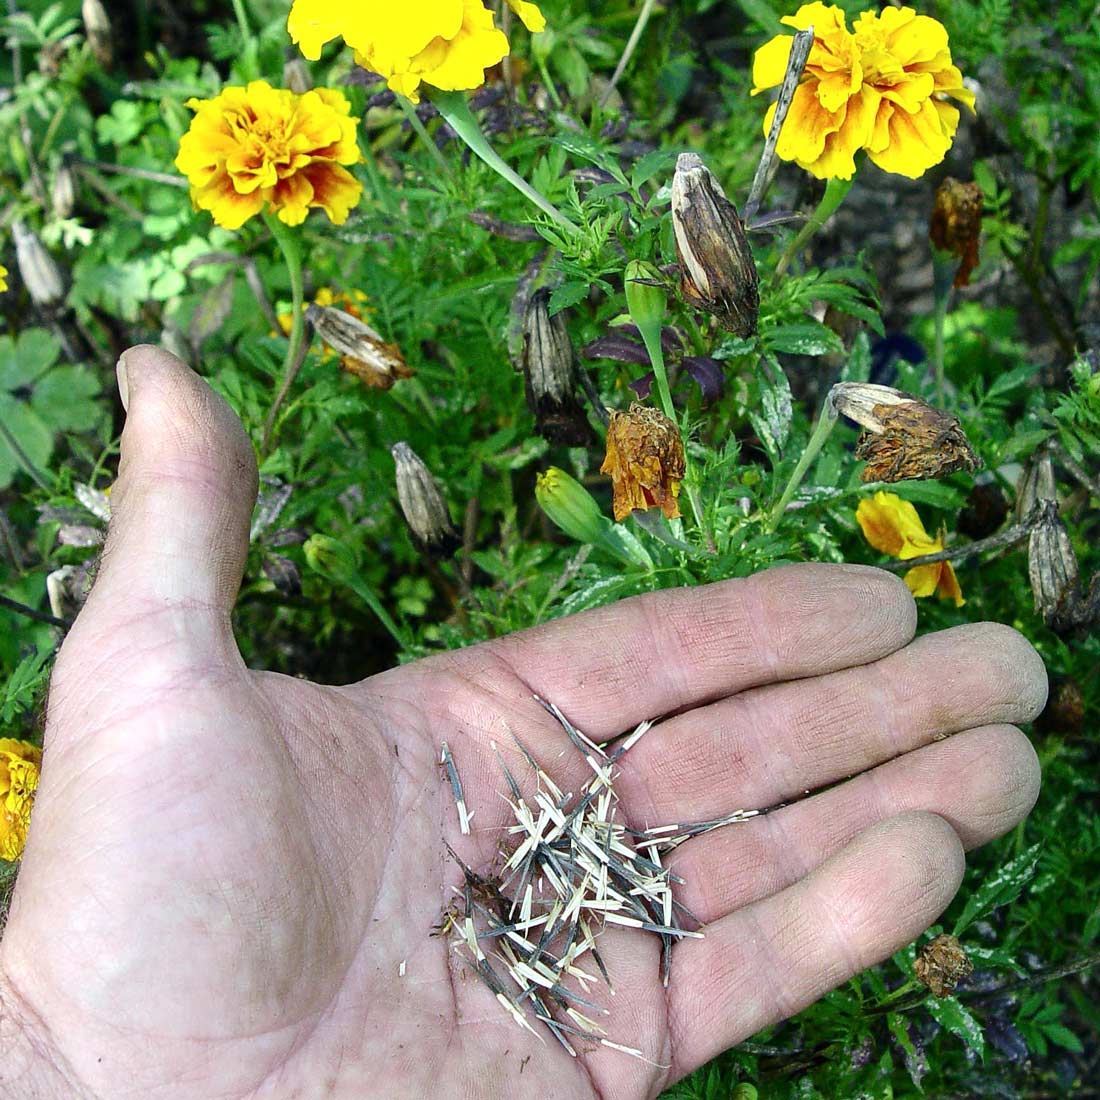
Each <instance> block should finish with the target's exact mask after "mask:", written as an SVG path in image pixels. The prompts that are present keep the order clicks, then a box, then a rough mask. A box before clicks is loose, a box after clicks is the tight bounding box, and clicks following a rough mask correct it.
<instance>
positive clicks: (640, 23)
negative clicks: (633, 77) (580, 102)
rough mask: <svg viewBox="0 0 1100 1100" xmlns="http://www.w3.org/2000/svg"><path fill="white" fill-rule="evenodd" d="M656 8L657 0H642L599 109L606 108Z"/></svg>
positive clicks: (601, 98)
mask: <svg viewBox="0 0 1100 1100" xmlns="http://www.w3.org/2000/svg"><path fill="white" fill-rule="evenodd" d="M656 6H657V0H644V2H643V4H642V9H641V11H639V12H638V18H637V20H636V21H635V23H634V29H633V30H632V31H631V32H630V38H628V39H627V43H626V46H625V47H624V48H623V54H622V57H620V58H619V63H618V65H616V66H615V72H614V73H613V74H612V76H611V79H610V80H609V81H608V84H607V87H606V88H605V89H604V93H603V95H602V96H600V108H601V109H602V108H604V107H606V106H607V103H608V100H610V99H611V96H612V95H613V94H614V92H615V86H616V85H617V84H618V83H619V81H620V80H621V79H622V75H623V73H624V72H626V67H627V65H629V64H630V59H631V58H632V57H633V56H634V51H635V50H636V49H637V48H638V43H639V42H641V40H642V35H643V34H645V29H646V24H647V23H648V22H649V17H650V16H651V15H652V14H653V9H654V8H655V7H656Z"/></svg>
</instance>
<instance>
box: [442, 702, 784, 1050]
mask: <svg viewBox="0 0 1100 1100" xmlns="http://www.w3.org/2000/svg"><path fill="white" fill-rule="evenodd" d="M535 699H536V700H537V701H538V702H539V703H540V704H541V705H542V706H543V707H544V708H545V709H546V710H547V711H549V713H550V714H552V715H553V716H554V718H556V719H557V721H558V722H559V723H560V724H561V726H562V728H563V729H564V730H565V732H566V734H567V735H568V737H569V740H570V741H571V742H572V744H573V745H574V747H575V748H576V750H577V751H578V752H579V753H580V754H581V755H582V756H583V757H584V759H585V761H586V762H587V764H588V766H589V767H590V768H591V769H592V778H591V779H590V780H588V782H587V783H585V784H584V786H583V787H582V788H581V790H580V791H579V792H578V793H576V794H574V793H572V792H564V791H562V789H561V788H560V787H559V786H558V785H557V784H556V783H555V782H554V780H553V779H552V778H551V777H550V776H549V775H547V774H546V772H545V771H543V769H542V768H540V767H539V765H538V763H537V762H536V761H535V759H534V757H533V756H532V755H531V753H530V752H529V751H528V750H527V749H526V748H525V747H524V745H523V743H522V742H521V741H520V739H519V738H518V737H516V735H515V734H514V733H511V731H509V733H510V735H511V737H512V740H513V742H514V743H515V747H516V749H518V751H519V754H520V755H521V756H522V758H523V760H524V762H525V766H526V767H527V768H528V769H529V770H530V773H531V775H532V776H533V778H534V782H535V789H534V794H533V796H532V797H533V804H532V803H531V802H529V800H528V798H527V797H525V796H524V795H523V794H522V793H521V790H520V784H519V782H517V780H516V777H515V775H513V773H512V771H511V770H510V769H509V768H508V765H507V764H506V763H505V762H504V759H503V757H502V756H501V753H500V750H499V748H498V747H497V744H496V743H495V742H492V748H493V751H494V752H495V753H496V755H497V759H498V761H499V762H500V767H501V771H502V772H503V774H504V780H505V782H506V783H507V786H508V790H509V792H510V797H509V798H508V799H507V801H508V804H509V806H510V807H511V810H512V814H513V816H514V818H515V823H514V824H513V825H511V826H509V827H508V829H507V830H506V839H505V840H504V842H503V843H502V846H501V853H500V855H501V860H502V861H503V864H502V867H501V869H500V871H499V872H498V873H496V874H494V875H493V876H492V877H484V876H482V875H479V874H477V873H476V872H475V871H473V870H471V869H470V868H469V867H467V866H466V865H465V864H464V863H463V862H462V861H461V860H460V859H459V858H458V856H457V855H455V853H454V852H453V851H452V852H451V855H452V857H453V858H454V859H455V860H456V862H458V864H459V866H460V867H461V868H462V871H463V874H464V877H465V882H464V884H463V885H462V887H460V888H458V894H459V904H458V905H457V907H456V908H455V909H454V910H453V911H452V912H451V913H450V914H449V916H448V919H447V920H446V921H445V925H446V926H448V927H450V928H451V929H452V930H453V932H454V938H453V940H452V946H453V947H454V949H455V951H456V952H457V953H458V954H459V955H460V956H461V957H462V958H463V959H464V960H465V961H466V962H467V963H468V964H469V965H470V966H471V968H472V969H473V970H474V971H475V972H476V973H477V975H478V976H479V977H480V978H481V980H482V981H483V982H484V983H485V985H486V986H487V987H488V988H489V990H490V991H491V992H492V994H493V995H494V996H495V997H496V999H497V1001H499V1002H500V1004H501V1005H502V1007H503V1008H504V1009H505V1010H506V1011H507V1012H508V1013H509V1014H510V1015H511V1016H512V1018H513V1019H514V1020H515V1021H516V1023H517V1024H518V1025H519V1026H520V1027H522V1028H525V1029H526V1030H528V1031H530V1032H532V1033H533V1034H536V1035H537V1034H538V1031H537V1030H536V1027H535V1024H534V1023H533V1022H532V1019H533V1020H534V1021H537V1022H538V1023H541V1024H543V1025H544V1026H545V1028H546V1029H547V1030H549V1031H550V1033H551V1034H552V1035H553V1036H554V1038H555V1039H557V1040H558V1042H559V1043H561V1045H562V1046H563V1047H564V1048H565V1049H566V1050H567V1051H568V1052H569V1053H570V1054H571V1055H572V1056H573V1057H576V1055H577V1050H576V1047H575V1046H574V1042H575V1041H576V1040H581V1041H582V1042H584V1043H592V1044H598V1045H600V1046H604V1047H609V1048H611V1049H612V1050H618V1051H621V1052H623V1053H624V1054H630V1055H633V1056H634V1057H637V1058H642V1057H643V1055H642V1052H641V1051H639V1050H636V1049H634V1048H632V1047H627V1046H623V1045H622V1044H620V1043H615V1042H612V1041H611V1040H610V1039H608V1038H607V1037H606V1032H605V1031H604V1029H603V1028H602V1027H601V1026H600V1024H599V1023H598V1022H597V1019H596V1017H600V1016H606V1015H608V1010H607V1009H606V1008H603V1007H601V1006H600V1004H599V1003H598V1002H596V1001H594V1000H592V999H590V989H591V987H592V986H594V985H597V984H598V983H599V982H601V981H602V982H603V983H604V984H606V986H607V989H608V990H609V991H610V992H612V993H613V992H614V986H613V984H612V978H611V975H610V974H609V973H608V971H607V967H606V966H605V964H604V961H603V959H602V958H601V956H600V951H599V948H598V946H597V944H598V941H599V938H600V935H601V934H602V932H603V931H604V928H605V927H606V926H607V925H616V926H619V927H623V928H631V929H638V930H639V931H643V932H649V933H652V934H653V935H655V936H659V937H660V939H661V974H662V980H663V981H664V983H665V985H667V984H668V977H669V968H670V964H671V960H672V945H673V944H674V943H675V942H676V941H677V940H680V939H683V938H685V937H694V938H701V937H702V935H703V933H702V932H699V931H693V930H691V929H689V928H686V927H685V926H684V920H685V919H686V920H687V921H688V922H690V923H691V924H693V925H695V926H698V924H699V921H698V920H696V918H695V917H694V916H693V915H692V914H691V913H690V912H689V911H688V910H687V909H686V908H685V907H684V906H683V905H682V904H681V903H680V902H679V901H678V900H677V898H676V897H675V894H674V891H673V887H674V886H675V885H679V884H682V883H683V879H680V878H678V877H677V876H676V875H674V874H672V873H671V872H670V871H669V870H668V869H667V868H666V867H665V866H664V865H663V863H662V856H663V855H665V854H667V853H668V852H670V851H671V850H672V849H673V848H675V847H677V845H679V844H682V843H683V842H684V841H685V840H688V839H690V838H691V837H695V836H699V835H701V834H702V833H706V832H710V831H712V830H714V829H719V828H721V827H723V826H724V825H732V824H734V823H735V822H738V821H746V820H748V819H749V818H752V817H756V816H758V815H759V814H760V813H762V812H763V811H761V810H738V811H736V812H735V813H732V814H729V815H728V816H726V817H722V818H717V819H715V820H713V821H701V822H694V823H691V824H675V825H662V826H659V827H657V828H650V829H645V830H642V831H637V830H634V829H631V828H628V827H627V826H626V825H625V824H624V823H623V821H622V819H621V815H618V814H617V813H616V809H617V806H618V798H617V796H616V793H615V788H614V778H615V768H616V765H617V764H618V762H619V761H620V760H621V759H622V757H623V756H624V755H625V754H626V753H627V752H629V751H630V749H631V748H632V747H633V746H634V745H636V744H637V743H638V741H640V740H641V738H642V737H644V736H645V734H646V733H647V732H648V731H649V729H650V728H651V727H652V726H653V722H651V721H646V722H642V723H641V725H639V726H638V727H637V728H636V729H635V730H634V731H633V732H632V733H630V734H629V735H627V736H626V737H625V738H623V739H622V740H621V741H620V742H619V743H618V744H617V745H616V746H615V747H614V749H613V750H611V751H607V750H605V748H602V747H601V746H600V745H598V744H596V743H595V742H594V741H592V740H591V739H590V738H588V737H586V736H585V734H583V733H582V732H581V731H580V730H578V729H577V728H576V727H575V726H574V725H573V724H572V723H571V722H570V721H569V720H568V719H567V718H566V717H565V715H563V714H562V712H561V711H560V710H559V709H558V708H557V707H556V706H555V705H554V704H553V703H548V702H546V701H545V700H543V699H540V698H539V697H538V696H535ZM441 764H442V765H443V768H444V770H445V773H446V777H447V779H448V781H449V782H450V785H451V789H452V792H453V794H454V797H455V803H456V805H457V808H458V816H459V827H460V829H461V831H462V833H463V834H464V835H468V834H469V832H470V821H471V818H472V815H471V814H470V812H469V810H468V808H467V806H466V802H465V798H464V795H463V791H462V783H461V780H460V778H459V774H458V770H457V768H456V766H455V762H454V759H453V757H452V755H451V752H450V749H449V748H448V746H447V744H446V743H444V744H443V752H442V759H441ZM582 963H583V964H584V965H582ZM589 964H591V965H590V966H589Z"/></svg>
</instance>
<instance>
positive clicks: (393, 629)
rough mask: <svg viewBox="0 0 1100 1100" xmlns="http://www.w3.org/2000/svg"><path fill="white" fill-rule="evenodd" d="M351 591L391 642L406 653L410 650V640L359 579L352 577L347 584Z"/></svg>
mask: <svg viewBox="0 0 1100 1100" xmlns="http://www.w3.org/2000/svg"><path fill="white" fill-rule="evenodd" d="M346 583H347V586H348V588H350V589H351V590H352V592H354V593H355V594H356V595H357V596H358V597H359V598H360V599H361V600H362V601H363V603H365V604H366V605H367V607H369V608H370V609H371V611H373V612H374V613H375V615H376V616H377V617H378V621H379V622H380V623H381V624H382V625H383V626H384V627H385V628H386V629H387V630H388V631H389V633H390V636H391V637H392V638H393V640H394V641H395V642H396V643H397V644H398V645H399V646H400V647H401V648H402V649H403V650H404V651H405V652H406V653H407V652H408V651H409V650H410V649H412V642H411V640H410V639H409V638H408V637H407V636H406V635H405V632H404V631H403V630H402V629H401V628H400V627H399V626H398V625H397V623H395V622H394V621H393V619H391V618H390V615H389V612H388V611H386V609H385V608H384V607H383V606H382V604H381V601H380V600H379V599H378V597H377V596H376V595H375V594H374V592H373V591H372V590H371V589H370V588H369V587H368V586H367V585H366V584H364V582H363V581H362V580H361V579H360V578H359V577H352V578H351V579H350V580H348V581H347V582H346Z"/></svg>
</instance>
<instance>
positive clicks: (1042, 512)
mask: <svg viewBox="0 0 1100 1100" xmlns="http://www.w3.org/2000/svg"><path fill="white" fill-rule="evenodd" d="M1037 507H1038V509H1039V511H1038V515H1037V517H1036V520H1035V525H1034V526H1033V527H1032V528H1031V534H1030V535H1029V536H1028V543H1027V575H1028V579H1029V580H1030V582H1031V594H1032V595H1033V596H1034V597H1035V610H1036V611H1037V612H1039V614H1040V615H1042V616H1043V621H1044V622H1045V623H1046V624H1047V625H1048V626H1053V627H1055V628H1058V627H1059V626H1060V625H1061V620H1062V613H1063V612H1064V611H1065V610H1066V605H1067V601H1072V599H1073V596H1074V594H1075V592H1076V588H1077V577H1078V571H1077V554H1076V553H1075V552H1074V549H1073V544H1072V543H1071V542H1070V540H1069V532H1068V531H1067V530H1066V525H1065V523H1063V522H1062V517H1061V516H1060V515H1059V514H1058V504H1057V502H1056V501H1053V500H1040V502H1039V504H1038V505H1037Z"/></svg>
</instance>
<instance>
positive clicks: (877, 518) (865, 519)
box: [856, 492, 966, 607]
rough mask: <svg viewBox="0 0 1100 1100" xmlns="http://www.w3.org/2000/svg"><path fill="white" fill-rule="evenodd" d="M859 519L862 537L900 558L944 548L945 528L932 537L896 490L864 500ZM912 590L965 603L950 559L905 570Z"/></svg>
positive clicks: (906, 578) (933, 552)
mask: <svg viewBox="0 0 1100 1100" xmlns="http://www.w3.org/2000/svg"><path fill="white" fill-rule="evenodd" d="M856 521H857V522H858V523H859V526H860V529H861V530H862V531H863V537H864V538H865V539H866V540H867V541H868V542H869V543H870V544H871V545H872V546H873V547H874V548H875V549H876V550H881V551H882V553H884V554H889V555H890V557H892V558H897V559H898V560H899V561H908V559H909V558H919V557H921V556H922V555H924V554H935V553H937V552H939V551H940V550H942V549H943V548H944V532H943V531H942V530H941V531H940V533H939V534H938V535H937V536H936V537H935V538H932V536H931V535H929V534H928V532H927V531H925V529H924V524H922V523H921V521H920V516H918V515H917V510H916V508H914V507H913V505H912V504H910V503H909V501H907V500H902V499H901V497H899V496H898V495H897V494H896V493H885V492H878V493H875V495H874V496H873V497H872V498H871V499H870V500H861V501H860V502H859V507H858V508H857V509H856ZM905 583H906V584H907V585H908V586H909V591H910V592H912V593H913V595H914V596H917V597H918V598H919V597H921V596H932V595H938V596H945V597H947V598H949V599H952V600H954V601H955V606H956V607H962V605H963V604H964V603H966V601H965V600H964V599H963V594H962V589H961V588H960V587H959V580H958V578H957V577H956V576H955V570H954V569H953V568H952V566H951V563H950V562H949V561H940V562H932V563H931V564H929V565H917V566H914V567H913V568H912V569H910V570H909V572H908V573H906V574H905Z"/></svg>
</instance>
